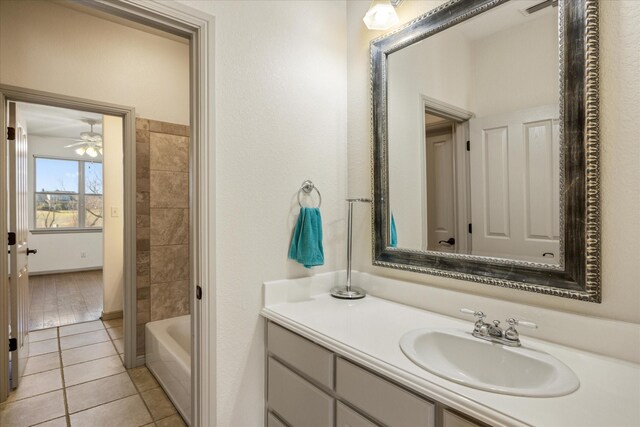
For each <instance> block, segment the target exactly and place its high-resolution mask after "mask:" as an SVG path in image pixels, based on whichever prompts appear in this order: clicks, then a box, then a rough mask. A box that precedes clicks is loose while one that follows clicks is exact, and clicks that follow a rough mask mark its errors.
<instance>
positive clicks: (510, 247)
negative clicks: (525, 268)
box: [469, 105, 560, 264]
mask: <svg viewBox="0 0 640 427" xmlns="http://www.w3.org/2000/svg"><path fill="white" fill-rule="evenodd" d="M557 117H558V106H557V105H551V106H542V107H536V108H530V109H526V110H521V111H516V112H512V113H508V114H500V115H493V116H485V117H479V118H474V119H471V120H470V121H469V122H470V137H471V152H470V169H471V220H472V227H473V229H472V230H473V232H472V254H474V255H485V256H494V257H502V258H515V259H521V260H528V261H539V262H546V263H552V264H556V263H558V257H559V253H558V252H559V236H560V205H559V201H560V194H559V193H560V181H559V177H560V169H559V165H560V164H559V122H558V119H557Z"/></svg>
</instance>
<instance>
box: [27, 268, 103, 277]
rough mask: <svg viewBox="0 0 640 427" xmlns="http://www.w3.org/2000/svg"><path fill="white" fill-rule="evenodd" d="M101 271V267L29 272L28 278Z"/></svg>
mask: <svg viewBox="0 0 640 427" xmlns="http://www.w3.org/2000/svg"><path fill="white" fill-rule="evenodd" d="M97 270H102V266H97V267H85V268H71V269H68V270H47V271H30V272H29V276H44V275H45V274H64V273H79V272H82V271H97Z"/></svg>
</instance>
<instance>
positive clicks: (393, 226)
mask: <svg viewBox="0 0 640 427" xmlns="http://www.w3.org/2000/svg"><path fill="white" fill-rule="evenodd" d="M391 247H392V248H396V247H398V232H397V231H396V219H395V218H394V217H393V214H391Z"/></svg>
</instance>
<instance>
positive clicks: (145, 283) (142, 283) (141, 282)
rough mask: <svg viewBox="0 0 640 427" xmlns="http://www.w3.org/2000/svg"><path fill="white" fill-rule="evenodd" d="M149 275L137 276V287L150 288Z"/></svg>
mask: <svg viewBox="0 0 640 427" xmlns="http://www.w3.org/2000/svg"><path fill="white" fill-rule="evenodd" d="M149 283H150V281H149V275H148V274H147V275H145V276H136V287H137V288H138V289H142V288H148V287H149Z"/></svg>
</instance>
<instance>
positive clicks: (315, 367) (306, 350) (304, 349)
mask: <svg viewBox="0 0 640 427" xmlns="http://www.w3.org/2000/svg"><path fill="white" fill-rule="evenodd" d="M267 348H268V349H269V351H270V352H271V353H273V354H274V355H276V356H277V357H278V358H279V359H280V360H283V361H284V362H286V363H288V364H289V365H291V366H293V367H294V368H296V369H298V370H299V371H300V372H302V373H303V374H305V375H307V376H309V378H311V379H312V380H314V381H317V382H318V383H319V384H322V385H323V386H325V387H327V388H329V389H331V390H333V386H334V384H333V368H334V362H333V361H334V357H333V353H331V352H330V351H328V350H325V349H324V348H322V347H320V346H319V345H316V344H314V343H312V342H311V341H308V340H306V339H304V338H302V337H300V336H298V335H296V334H294V333H293V332H289V331H287V330H286V329H284V328H283V327H281V326H278V325H276V324H275V323H272V322H269V324H268V327H267Z"/></svg>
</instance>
